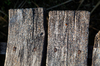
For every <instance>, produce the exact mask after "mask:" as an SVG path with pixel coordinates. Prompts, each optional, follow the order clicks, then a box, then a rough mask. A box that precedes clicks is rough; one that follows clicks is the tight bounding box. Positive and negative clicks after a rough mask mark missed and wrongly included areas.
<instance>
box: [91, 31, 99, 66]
mask: <svg viewBox="0 0 100 66" xmlns="http://www.w3.org/2000/svg"><path fill="white" fill-rule="evenodd" d="M92 66H100V31H99V32H98V33H97V34H96V36H95V40H94V47H93V55H92Z"/></svg>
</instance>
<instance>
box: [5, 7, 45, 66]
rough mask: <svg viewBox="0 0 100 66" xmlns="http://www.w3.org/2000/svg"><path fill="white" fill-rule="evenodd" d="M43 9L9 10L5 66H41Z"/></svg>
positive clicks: (43, 33) (43, 34)
mask: <svg viewBox="0 0 100 66" xmlns="http://www.w3.org/2000/svg"><path fill="white" fill-rule="evenodd" d="M43 22H44V16H43V8H35V9H10V10H9V31H8V44H7V50H6V51H7V52H6V60H5V66H41V60H42V50H43V45H44V36H45V32H44V26H43Z"/></svg>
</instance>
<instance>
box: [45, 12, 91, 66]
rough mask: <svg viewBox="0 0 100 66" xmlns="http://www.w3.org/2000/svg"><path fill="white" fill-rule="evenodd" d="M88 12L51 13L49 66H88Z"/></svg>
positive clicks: (48, 51) (49, 23) (48, 50)
mask: <svg viewBox="0 0 100 66" xmlns="http://www.w3.org/2000/svg"><path fill="white" fill-rule="evenodd" d="M89 16H90V13H89V12H88V11H75V12H74V11H50V12H49V22H48V47H47V60H46V65H47V66H87V54H88V52H87V51H88V47H87V46H88V33H89V31H88V27H89Z"/></svg>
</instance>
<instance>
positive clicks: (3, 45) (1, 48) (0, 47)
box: [0, 42, 7, 54]
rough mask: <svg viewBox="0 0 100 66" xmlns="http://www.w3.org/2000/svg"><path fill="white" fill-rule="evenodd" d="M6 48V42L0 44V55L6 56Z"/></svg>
mask: <svg viewBox="0 0 100 66" xmlns="http://www.w3.org/2000/svg"><path fill="white" fill-rule="evenodd" d="M6 47H7V43H6V42H0V54H6Z"/></svg>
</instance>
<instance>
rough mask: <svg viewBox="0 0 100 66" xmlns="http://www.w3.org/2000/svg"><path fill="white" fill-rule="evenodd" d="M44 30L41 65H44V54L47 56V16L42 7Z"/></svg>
mask: <svg viewBox="0 0 100 66" xmlns="http://www.w3.org/2000/svg"><path fill="white" fill-rule="evenodd" d="M43 14H44V23H43V26H44V31H45V37H44V45H43V52H42V61H41V66H46V56H47V44H48V20H47V19H46V17H47V16H48V13H47V12H46V10H45V9H44V13H43Z"/></svg>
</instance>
